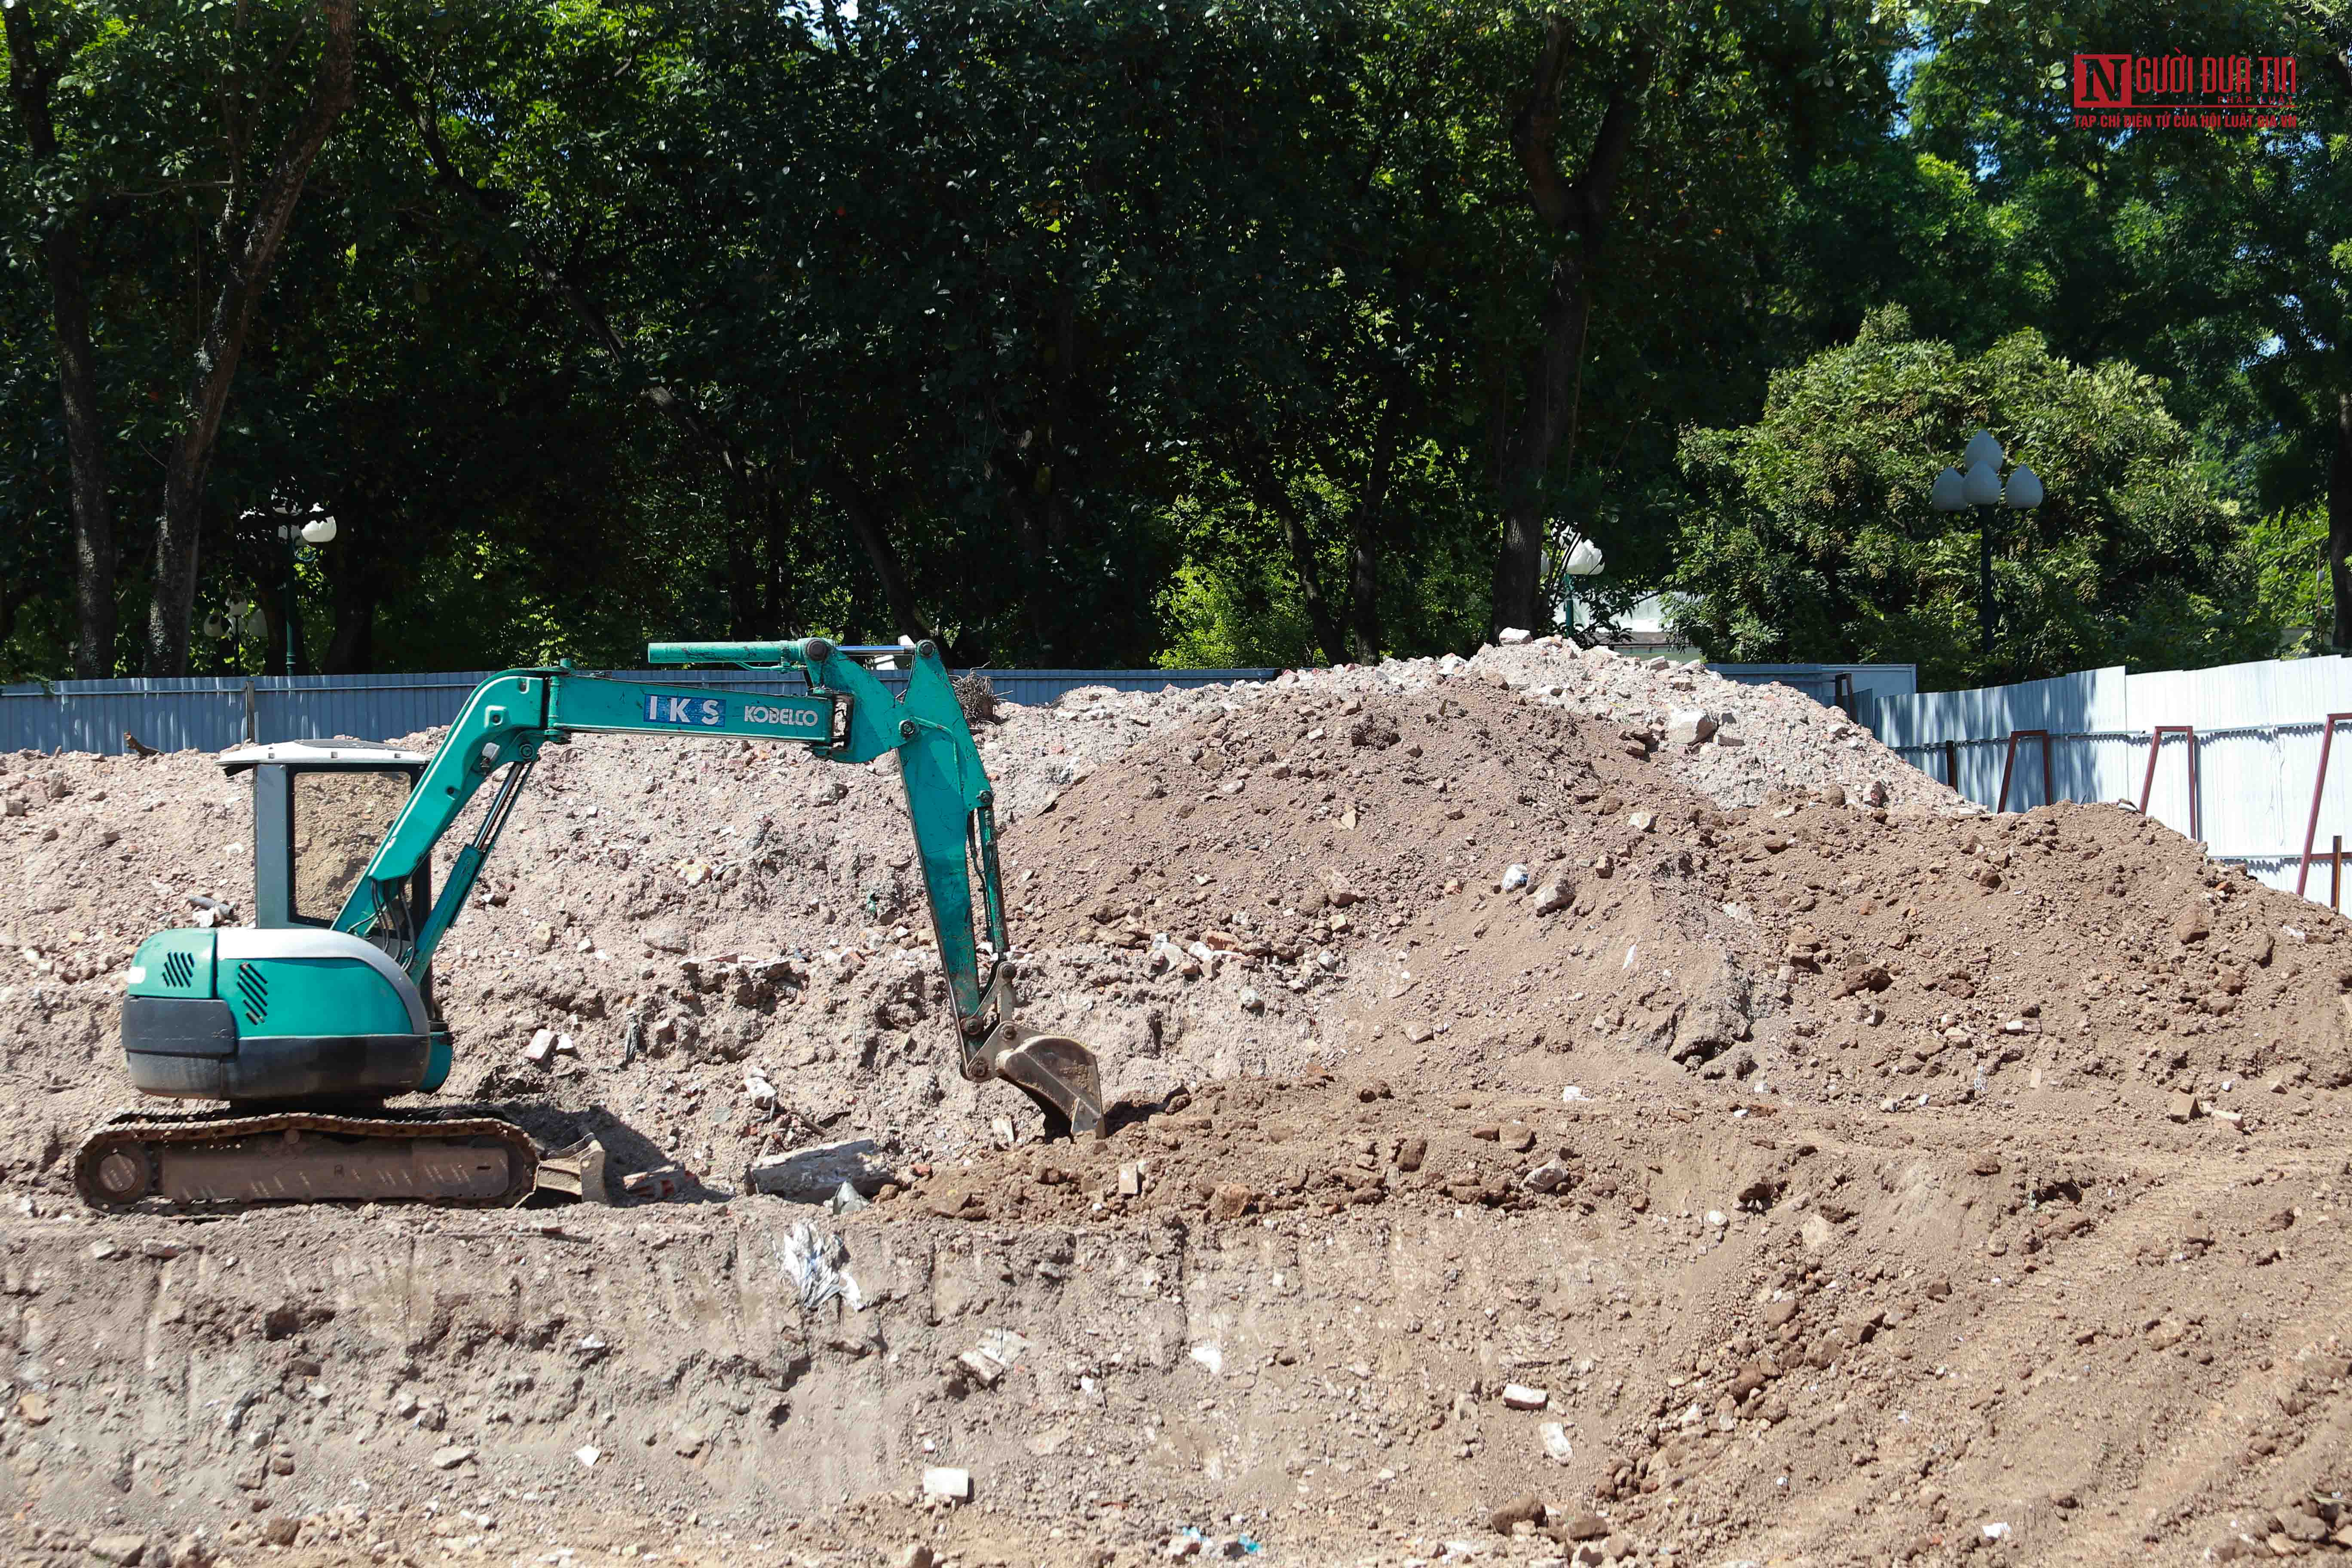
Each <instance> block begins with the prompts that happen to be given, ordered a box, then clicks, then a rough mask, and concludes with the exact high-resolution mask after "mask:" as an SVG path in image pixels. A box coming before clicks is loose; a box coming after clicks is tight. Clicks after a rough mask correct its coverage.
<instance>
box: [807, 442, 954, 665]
mask: <svg viewBox="0 0 2352 1568" xmlns="http://www.w3.org/2000/svg"><path fill="white" fill-rule="evenodd" d="M834 479H835V483H836V484H837V485H838V486H839V487H840V496H841V510H842V511H843V512H844V513H845V514H846V515H847V517H848V519H849V531H850V532H852V533H854V534H856V536H857V543H858V547H859V548H860V549H862V550H864V551H865V552H866V562H867V563H868V564H870V565H871V566H872V567H873V568H874V575H875V576H876V577H877V578H879V579H880V580H881V583H882V602H883V603H884V604H886V605H888V606H889V608H890V624H891V626H895V627H896V628H897V629H898V635H899V636H900V637H913V638H914V639H915V640H916V641H917V642H932V643H937V644H939V647H940V661H941V662H942V663H946V664H950V665H952V664H955V663H958V662H959V660H958V658H957V657H956V654H957V651H958V650H955V649H951V648H950V647H948V646H947V644H946V642H945V641H943V640H942V639H941V638H940V635H939V634H938V633H937V632H935V631H933V630H932V629H931V624H930V622H929V621H928V620H926V619H924V617H923V611H922V606H921V605H918V604H916V602H915V590H914V587H913V585H912V584H909V583H908V581H907V565H906V563H905V562H904V561H902V560H901V559H900V558H899V555H898V544H897V542H895V541H893V540H892V539H891V537H890V517H889V511H888V510H887V508H886V507H885V506H884V504H883V502H882V499H881V498H880V497H879V496H877V495H876V494H875V493H874V492H873V491H871V490H869V489H866V487H865V485H863V484H861V483H860V482H858V480H857V479H855V478H854V477H852V475H851V474H850V472H849V470H848V468H846V467H845V466H844V465H841V464H835V467H834Z"/></svg>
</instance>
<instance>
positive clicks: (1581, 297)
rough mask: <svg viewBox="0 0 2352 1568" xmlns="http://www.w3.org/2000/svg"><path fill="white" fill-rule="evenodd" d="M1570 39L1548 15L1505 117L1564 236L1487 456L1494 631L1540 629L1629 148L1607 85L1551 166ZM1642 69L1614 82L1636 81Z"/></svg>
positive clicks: (1546, 213)
mask: <svg viewBox="0 0 2352 1568" xmlns="http://www.w3.org/2000/svg"><path fill="white" fill-rule="evenodd" d="M1569 47H1570V26H1569V23H1568V21H1567V20H1566V19H1565V18H1563V17H1559V16H1554V17H1553V18H1552V19H1551V23H1550V27H1549V33H1548V36H1547V37H1546V39H1545V42H1544V49H1543V53H1542V54H1541V55H1540V56H1539V57H1538V59H1537V62H1536V76H1535V85H1534V87H1533V89H1532V90H1530V91H1529V93H1528V98H1527V101H1526V102H1525V103H1524V104H1523V105H1522V106H1521V107H1520V110H1519V112H1518V115H1517V118H1516V119H1514V120H1513V121H1512V122H1511V147H1512V151H1513V152H1515V153H1517V155H1518V160H1519V165H1520V168H1521V170H1522V171H1523V172H1524V173H1525V174H1526V176H1527V184H1528V201H1529V203H1530V204H1531V205H1533V206H1534V208H1535V210H1536V213H1537V216H1539V217H1541V218H1542V219H1543V221H1544V225H1545V226H1546V227H1548V228H1549V229H1550V230H1551V231H1552V232H1553V233H1554V234H1556V235H1559V236H1561V237H1563V238H1565V239H1566V240H1568V241H1569V248H1567V249H1565V250H1563V251H1562V252H1561V254H1560V255H1559V257H1558V258H1555V259H1554V261H1553V263H1552V268H1551V280H1550V285H1549V289H1547V291H1546V293H1545V297H1544V310H1543V335H1542V337H1541V339H1540V340H1539V341H1538V343H1537V344H1536V347H1535V349H1534V351H1533V353H1531V354H1530V355H1529V356H1528V364H1527V371H1526V391H1525V394H1524V398H1523V401H1522V404H1521V406H1520V409H1519V416H1518V419H1517V423H1516V424H1515V425H1513V426H1511V427H1510V429H1509V431H1508V433H1507V435H1506V437H1504V440H1503V443H1502V447H1501V450H1500V452H1499V453H1498V455H1497V462H1496V468H1497V472H1496V490H1497V492H1498V494H1499V497H1500V500H1501V503H1502V510H1503V537H1502V542H1501V546H1500V548H1499V549H1498V550H1497V552H1496V556H1495V595H1494V620H1493V624H1494V627H1495V629H1496V630H1500V629H1501V628H1502V627H1504V626H1524V627H1526V628H1528V630H1530V631H1543V630H1548V629H1549V627H1548V626H1545V625H1542V624H1540V623H1541V622H1542V621H1543V620H1544V618H1545V617H1544V614H1543V606H1542V605H1541V603H1540V600H1541V597H1542V585H1543V584H1542V574H1543V549H1544V543H1545V540H1546V537H1547V533H1548V530H1547V527H1546V518H1545V515H1544V514H1545V504H1544V479H1545V477H1546V476H1547V475H1548V474H1549V471H1550V468H1551V465H1552V461H1553V458H1555V457H1556V456H1557V455H1559V450H1560V448H1561V446H1562V443H1563V442H1566V443H1567V444H1568V445H1569V447H1570V451H1571V452H1572V451H1573V446H1574V439H1575V434H1574V433H1575V428H1576V408H1577V396H1578V391H1579V387H1580V374H1579V373H1580V368H1581V366H1582V363H1583V359H1584V339H1585V331H1586V328H1587V326H1588V324H1589V323H1590V321H1591V314H1592V292H1591V289H1592V279H1593V277H1594V274H1595V268H1597V266H1598V264H1599V260H1600V254H1601V240H1602V238H1603V237H1604V236H1605V234H1606V233H1607V229H1608V224H1609V209H1610V205H1611V203H1612V200H1613V198H1614V197H1615V195H1616V191H1617V181H1618V178H1619V176H1620V174H1622V172H1623V169H1624V165H1625V154H1626V151H1627V149H1628V148H1629V147H1630V146H1631V145H1632V142H1633V122H1634V108H1633V100H1632V99H1631V98H1630V97H1629V96H1628V95H1627V92H1626V89H1623V88H1622V87H1618V88H1612V89H1610V93H1609V101H1608V103H1607V105H1606V106H1605V107H1604V108H1603V109H1602V110H1601V126H1600V129H1599V130H1598V131H1597V132H1595V133H1594V135H1593V140H1592V151H1591V154H1590V155H1589V156H1587V158H1586V159H1585V162H1584V170H1583V172H1582V174H1580V175H1579V176H1578V177H1577V178H1576V179H1575V180H1574V181H1572V182H1571V181H1570V180H1569V179H1568V177H1567V176H1566V175H1565V174H1562V172H1561V170H1560V166H1559V149H1558V145H1557V143H1558V137H1559V78H1560V71H1561V68H1562V67H1563V66H1564V65H1565V63H1566V59H1567V55H1568V50H1569ZM1643 74H1645V72H1644V71H1643V70H1635V71H1630V72H1627V73H1625V75H1624V76H1623V77H1622V78H1621V79H1622V80H1639V79H1641V78H1642V76H1643Z"/></svg>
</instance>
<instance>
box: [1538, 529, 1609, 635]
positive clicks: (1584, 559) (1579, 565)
mask: <svg viewBox="0 0 2352 1568" xmlns="http://www.w3.org/2000/svg"><path fill="white" fill-rule="evenodd" d="M1606 564H1607V561H1606V560H1605V558H1603V556H1602V555H1601V546H1599V545H1598V544H1595V543H1593V542H1592V541H1591V540H1589V539H1579V540H1578V541H1577V542H1575V543H1574V544H1571V545H1570V546H1569V550H1568V559H1567V560H1565V561H1563V562H1561V563H1560V565H1559V569H1560V570H1561V571H1562V572H1563V573H1565V574H1567V575H1568V576H1569V577H1570V578H1571V579H1573V578H1577V577H1597V576H1599V575H1600V574H1601V567H1602V566H1604V565H1606ZM1540 570H1542V571H1543V572H1545V573H1549V572H1550V570H1551V552H1550V551H1549V550H1547V551H1545V552H1544V555H1543V562H1542V565H1541V567H1540ZM1576 609H1577V600H1576V584H1575V583H1574V582H1573V581H1571V582H1570V584H1569V585H1568V629H1569V630H1570V631H1574V630H1575V629H1576Z"/></svg>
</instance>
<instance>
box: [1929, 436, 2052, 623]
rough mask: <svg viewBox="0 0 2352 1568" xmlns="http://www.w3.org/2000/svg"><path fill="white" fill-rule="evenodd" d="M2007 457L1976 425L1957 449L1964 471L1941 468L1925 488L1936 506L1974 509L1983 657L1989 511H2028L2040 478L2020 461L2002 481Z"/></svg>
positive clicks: (1989, 606) (1989, 609) (2038, 493)
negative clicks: (1963, 447) (1963, 445)
mask: <svg viewBox="0 0 2352 1568" xmlns="http://www.w3.org/2000/svg"><path fill="white" fill-rule="evenodd" d="M2006 460H2007V455H2006V454H2005V453H2003V452H2002V451H2001V449H2000V442H1999V441H1996V440H1994V439H1993V436H1992V432H1991V431H1990V430H1979V431H1978V432H1977V433H1976V434H1975V435H1973V436H1971V437H1969V445H1968V449H1967V450H1965V451H1963V452H1962V453H1961V454H1960V461H1961V462H1962V463H1964V464H1966V465H1967V468H1968V471H1967V472H1965V473H1963V472H1961V471H1960V469H1958V468H1946V469H1945V470H1944V471H1943V472H1942V473H1940V474H1937V476H1936V482H1935V484H1934V486H1933V487H1931V488H1930V489H1929V490H1928V492H1927V503H1928V504H1929V505H1930V506H1933V507H1934V508H1935V509H1936V510H1937V511H1960V510H1965V509H1967V508H1969V507H1974V508H1976V509H1977V635H1978V637H1979V640H1980V644H1981V647H1982V648H1983V651H1984V653H1985V655H1986V657H1988V658H1990V656H1991V654H1992V619H1993V602H1992V515H1993V513H1994V512H1995V511H1996V510H2000V508H2002V507H2007V508H2009V509H2010V510H2012V511H2029V510H2032V509H2033V508H2035V507H2037V506H2040V505H2041V504H2042V481H2041V480H2040V479H2036V478H2035V477H2034V473H2033V470H2032V468H2027V467H2026V466H2025V465H2024V464H2023V463H2020V464H2018V465H2017V466H2016V467H2015V468H2011V469H2010V471H2009V479H2008V482H2007V483H2003V482H2002V480H2001V477H2000V466H2001V464H2002V463H2003V462H2004V461H2006Z"/></svg>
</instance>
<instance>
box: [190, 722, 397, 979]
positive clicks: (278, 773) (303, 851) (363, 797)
mask: <svg viewBox="0 0 2352 1568" xmlns="http://www.w3.org/2000/svg"><path fill="white" fill-rule="evenodd" d="M427 761H428V759H427V758H426V757H425V755H424V754H423V753H422V752H407V751H402V750H400V749H399V748H397V747H394V746H385V745H380V744H378V743H376V742H373V741H345V740H340V739H338V740H332V741H278V742H269V743H268V744H247V745H243V746H236V747H233V748H231V749H230V750H228V751H226V752H222V753H221V756H220V764H221V767H222V768H223V769H224V770H226V772H227V773H229V774H231V775H232V776H235V775H236V774H238V773H252V774H253V905H254V908H253V916H254V924H256V925H257V926H261V927H263V928H264V929H283V928H285V927H288V926H331V925H332V924H334V923H335V917H336V916H337V915H338V914H340V913H341V911H342V907H343V901H344V900H346V899H348V898H349V897H350V896H351V892H352V889H353V888H354V887H356V886H358V885H359V881H360V873H361V872H362V871H363V870H365V869H366V868H367V864H368V861H369V859H370V858H372V857H373V855H374V854H375V851H376V847H377V846H378V845H380V844H381V843H383V837H384V834H385V833H386V832H387V831H388V830H389V829H390V828H391V826H392V823H393V819H394V817H395V816H399V815H400V808H401V807H402V806H403V805H406V804H407V802H408V796H409V794H410V792H411V791H412V790H414V789H415V786H416V781H417V779H419V778H420V777H422V776H423V774H424V772H425V763H426V762H427ZM407 894H408V896H407V899H406V900H405V902H406V905H407V908H406V909H404V910H392V911H390V913H391V914H392V917H393V918H392V919H391V921H389V922H388V925H389V929H390V931H391V933H392V934H393V935H394V937H395V938H396V939H402V940H404V937H405V934H413V933H414V932H415V930H416V929H417V927H418V926H419V925H421V924H422V923H423V921H424V919H425V910H428V909H430V908H432V905H433V885H432V874H431V871H430V869H429V867H420V868H418V870H417V872H416V875H415V877H414V878H413V879H411V880H410V884H409V887H408V889H407Z"/></svg>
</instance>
